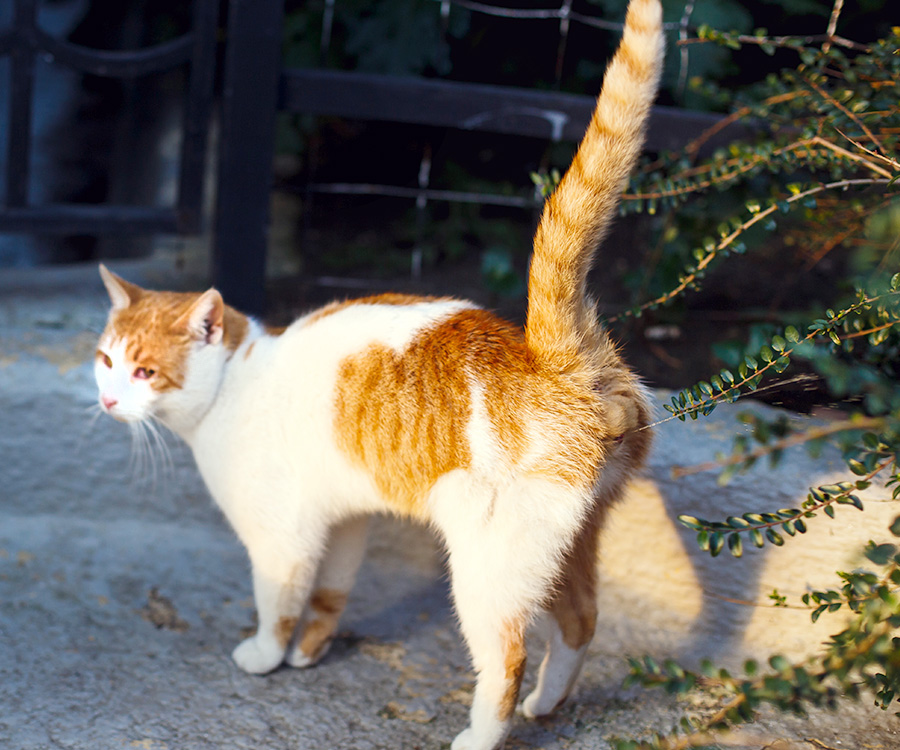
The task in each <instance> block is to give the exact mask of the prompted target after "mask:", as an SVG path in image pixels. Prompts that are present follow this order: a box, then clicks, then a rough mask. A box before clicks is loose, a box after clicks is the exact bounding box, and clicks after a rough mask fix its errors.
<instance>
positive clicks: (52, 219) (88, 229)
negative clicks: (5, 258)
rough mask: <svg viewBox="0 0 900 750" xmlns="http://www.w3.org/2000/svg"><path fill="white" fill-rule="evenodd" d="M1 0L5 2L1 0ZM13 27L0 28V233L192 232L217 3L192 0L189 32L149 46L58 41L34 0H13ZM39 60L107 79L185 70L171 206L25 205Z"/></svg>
mask: <svg viewBox="0 0 900 750" xmlns="http://www.w3.org/2000/svg"><path fill="white" fill-rule="evenodd" d="M6 1H7V2H8V1H9V0H6ZM12 5H13V20H12V25H11V26H10V27H9V28H7V29H5V30H0V57H3V56H6V57H8V58H9V60H10V65H9V80H8V81H0V92H3V94H2V95H4V96H8V97H9V98H8V105H9V107H8V111H9V123H8V124H9V127H8V135H7V140H6V143H5V144H0V148H5V149H6V174H5V186H6V191H5V194H4V195H3V196H2V201H0V232H28V233H48V234H59V235H65V234H96V235H104V234H113V233H124V234H152V233H156V232H160V233H185V234H188V233H196V232H198V231H200V227H201V207H202V200H203V178H204V169H205V163H206V150H207V140H208V134H209V119H210V112H211V109H212V103H213V84H214V77H215V65H216V28H217V22H218V9H219V1H218V0H195V1H194V10H193V19H192V24H191V29H190V31H189V32H188V33H186V34H184V35H183V36H181V37H179V38H177V39H174V40H172V41H169V42H166V43H162V44H159V45H156V46H153V47H148V48H145V49H139V50H129V51H105V50H94V49H88V48H86V47H83V46H79V45H76V44H72V43H69V42H67V41H64V40H61V39H57V38H55V37H53V36H51V35H50V34H48V33H47V32H45V31H44V30H43V29H41V28H40V26H39V25H38V22H37V17H38V2H37V0H12ZM38 57H41V58H43V59H44V60H49V61H50V62H51V63H52V64H55V65H61V66H65V67H68V68H70V69H72V70H75V71H78V72H81V73H87V74H91V75H95V76H100V77H108V78H120V79H127V78H136V77H138V76H144V75H148V74H153V73H159V72H162V71H166V70H170V69H173V68H175V67H178V66H180V65H185V64H186V65H188V66H189V68H190V71H189V76H188V86H187V90H186V92H185V102H184V122H183V127H182V133H183V135H182V141H181V153H180V164H179V180H178V191H177V197H176V199H175V202H174V204H173V205H171V206H165V207H152V206H126V205H113V204H103V205H89V204H49V205H32V203H31V202H30V200H29V192H30V186H31V181H32V163H31V154H32V134H33V103H34V93H35V92H34V79H35V65H36V61H37V59H38Z"/></svg>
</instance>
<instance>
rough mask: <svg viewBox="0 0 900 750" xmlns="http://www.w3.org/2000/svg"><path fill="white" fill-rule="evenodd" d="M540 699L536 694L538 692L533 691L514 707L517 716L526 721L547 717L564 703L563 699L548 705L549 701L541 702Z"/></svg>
mask: <svg viewBox="0 0 900 750" xmlns="http://www.w3.org/2000/svg"><path fill="white" fill-rule="evenodd" d="M541 698H542V696H540V695H539V694H538V691H537V690H535V691H534V692H533V693H531V695H529V696H528V697H527V698H526V699H525V700H523V701H522V702H521V703H520V704H519V705H518V706H516V713H517V714H519V716H524V717H525V718H526V719H537V718H538V717H539V716H547V715H548V714H552V713H553V712H554V711H555V710H556V709H557V708H559V707H560V706H561V705H562V704H563V703H564V702H565V698H563V699H561V700H559V701H557V702H555V703H550V701H548V700H547V699H546V698H544V699H543V700H541Z"/></svg>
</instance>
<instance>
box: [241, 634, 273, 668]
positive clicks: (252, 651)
mask: <svg viewBox="0 0 900 750" xmlns="http://www.w3.org/2000/svg"><path fill="white" fill-rule="evenodd" d="M231 658H232V659H234V663H235V664H237V665H238V666H239V667H240V668H241V669H243V670H244V671H245V672H249V673H250V674H266V673H267V672H271V671H272V670H273V669H275V668H276V667H277V666H279V665H280V664H281V662H282V661H283V660H284V649H282V648H281V647H280V646H278V644H276V643H274V642H269V643H266V642H261V641H260V638H259V636H258V635H254V636H253V637H251V638H248V639H247V640H246V641H244V642H243V643H241V644H240V645H239V646H238V647H237V648H236V649H235V650H234V651H232V652H231Z"/></svg>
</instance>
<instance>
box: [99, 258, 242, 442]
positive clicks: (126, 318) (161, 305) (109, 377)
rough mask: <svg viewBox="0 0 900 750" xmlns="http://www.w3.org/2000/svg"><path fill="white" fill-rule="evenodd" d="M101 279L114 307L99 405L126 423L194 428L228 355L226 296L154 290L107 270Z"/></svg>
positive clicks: (104, 337)
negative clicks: (157, 422)
mask: <svg viewBox="0 0 900 750" xmlns="http://www.w3.org/2000/svg"><path fill="white" fill-rule="evenodd" d="M100 276H101V277H102V278H103V283H104V284H105V285H106V289H107V291H108V292H109V298H110V301H111V302H112V309H111V310H110V312H109V319H108V320H107V323H106V328H105V330H104V331H103V333H102V334H101V336H100V341H99V342H98V344H97V353H96V356H95V360H94V375H95V377H96V380H97V387H98V389H99V401H100V407H101V408H102V409H103V411H105V412H106V413H108V414H110V415H111V416H113V417H115V418H116V419H118V420H119V421H121V422H139V421H142V420H145V419H148V418H151V417H155V418H158V419H160V420H161V421H163V422H164V423H166V424H168V425H169V426H170V427H173V428H174V429H178V428H179V427H186V426H190V421H191V419H192V418H194V417H197V416H198V415H202V414H203V413H205V412H206V410H207V409H208V408H209V405H210V404H211V403H212V400H213V399H214V398H215V394H216V391H217V389H218V386H219V382H220V379H221V373H222V367H223V364H224V362H225V359H226V356H227V352H226V347H225V345H224V343H223V334H224V316H225V310H226V308H225V305H224V303H223V301H222V296H221V295H220V294H219V292H217V291H216V290H215V289H210V290H208V291H206V292H203V293H202V294H195V293H179V292H154V291H149V290H147V289H142V288H141V287H139V286H137V285H135V284H131V283H129V282H127V281H125V280H124V279H122V278H120V277H119V276H117V275H116V274H114V273H112V272H111V271H110V270H109V269H107V268H106V267H105V266H103V265H101V266H100Z"/></svg>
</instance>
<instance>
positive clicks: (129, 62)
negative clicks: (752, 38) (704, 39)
mask: <svg viewBox="0 0 900 750" xmlns="http://www.w3.org/2000/svg"><path fill="white" fill-rule="evenodd" d="M336 1H339V0H325V5H324V12H323V22H322V28H321V38H320V44H321V47H322V49H323V50H325V49H327V48H328V45H330V44H331V29H332V22H333V16H334V11H335V7H336V6H335V2H336ZM219 2H220V0H194V3H193V20H192V25H191V29H190V31H189V32H188V33H186V34H185V35H183V36H181V37H179V38H177V39H174V40H172V41H169V42H166V43H164V44H159V45H156V46H153V47H149V48H145V49H139V50H131V51H100V50H92V49H87V48H84V47H80V46H77V45H74V44H71V43H69V42H66V41H63V40H60V39H57V38H54V37H52V36H51V35H49V34H47V33H46V32H44V31H43V30H42V29H41V28H40V26H39V24H38V22H37V15H38V14H37V10H38V0H13V8H14V13H13V22H12V25H11V26H10V27H8V28H6V29H2V30H0V57H3V56H6V57H8V58H9V60H10V65H9V72H10V75H9V82H8V85H7V83H6V82H2V81H0V91H3V90H4V89H6V90H7V91H8V96H9V103H10V107H9V111H10V123H9V129H8V138H7V142H6V144H0V148H2V147H3V146H4V145H5V148H6V174H5V178H6V192H5V195H3V196H2V201H0V232H34V233H55V234H60V235H62V234H95V235H104V234H112V233H129V234H155V233H180V234H193V233H198V232H199V231H201V229H202V216H201V210H202V205H203V178H204V172H205V160H206V152H207V146H208V133H209V125H210V118H211V113H212V104H213V99H214V86H215V80H216V76H217V71H216V64H217V56H216V55H217V34H218V33H219V32H220V29H219V20H218V15H219V13H218V11H219ZM423 2H434V3H436V4H438V5H439V12H440V14H441V17H442V18H444V19H447V18H449V14H451V13H452V12H454V7H459V8H464V9H466V10H467V11H469V12H473V13H483V14H491V15H495V16H500V17H505V18H508V19H510V22H511V23H512V22H513V21H514V20H515V21H516V22H521V21H524V20H528V19H543V20H546V19H548V18H549V19H555V20H557V21H558V36H557V38H556V39H555V40H551V43H552V44H555V45H556V62H555V66H556V68H555V71H554V76H555V81H556V83H557V84H558V83H559V80H560V75H561V70H562V64H563V60H564V58H565V55H566V49H567V44H568V39H569V32H570V29H571V28H572V25H573V24H583V25H585V26H588V27H592V28H596V29H603V30H609V29H611V30H614V31H615V30H618V29H620V28H621V24H618V23H611V22H610V21H608V20H606V19H603V18H599V17H591V16H588V15H585V14H583V13H578V12H575V11H573V5H572V0H561V3H560V5H559V6H558V7H556V8H553V9H544V10H521V9H514V8H508V7H499V6H492V5H487V4H484V3H481V2H476V1H475V0H423ZM692 11H693V0H688V2H686V4H685V6H684V12H683V14H682V16H681V20H680V21H679V22H678V23H676V24H673V25H672V28H675V29H677V30H678V33H679V34H680V35H681V36H686V34H687V31H688V27H689V24H690V19H691V13H692ZM283 16H284V0H228V4H227V25H226V27H225V29H224V31H225V35H224V40H225V44H224V58H223V61H222V65H223V69H222V71H221V80H222V91H221V108H220V113H219V116H220V123H221V136H220V139H219V151H218V154H217V157H216V192H217V198H216V203H215V211H214V216H213V226H212V235H213V269H212V270H213V279H214V282H215V283H216V284H217V285H218V286H219V287H220V288H221V290H222V292H223V293H224V294H225V296H226V298H227V299H229V300H230V301H232V302H233V304H235V305H236V306H238V307H241V308H243V309H246V310H248V311H252V312H260V311H261V310H262V309H263V307H264V280H265V257H266V245H267V227H268V219H269V216H268V212H269V196H270V190H271V186H272V159H273V153H274V145H275V144H274V133H275V119H276V114H277V113H278V112H279V111H283V112H289V113H305V114H312V115H328V116H338V117H347V118H353V119H361V120H375V121H388V122H402V123H412V124H418V125H428V126H438V127H444V128H458V129H463V130H474V131H485V132H495V133H510V134H517V135H526V136H533V137H538V138H543V139H547V140H568V141H577V140H578V139H579V138H580V137H581V135H582V134H583V132H584V128H585V126H586V124H587V122H588V121H589V118H590V114H591V112H592V109H593V105H594V99H593V97H590V96H579V95H573V94H566V93H562V92H560V91H553V90H551V91H536V90H530V89H523V88H511V87H505V86H492V85H485V84H473V83H462V82H455V81H448V80H435V79H427V80H426V79H424V78H417V77H397V76H392V75H376V74H370V73H362V72H359V71H338V70H328V69H323V68H315V69H282V67H281V44H282V24H283ZM683 54H686V53H683ZM38 56H40V57H43V58H45V59H49V60H51V61H52V63H53V64H57V65H63V66H68V67H69V68H72V69H74V70H77V71H80V72H83V73H89V74H92V75H97V76H105V77H112V78H121V79H127V78H135V77H138V76H144V75H150V74H153V73H158V72H160V71H164V70H168V69H171V68H173V67H177V66H181V65H187V66H189V75H188V79H187V80H188V83H187V88H186V91H185V92H184V118H183V124H182V131H183V136H182V141H181V153H180V160H179V169H180V177H179V187H178V190H177V197H176V199H175V201H174V204H173V205H170V206H164V207H155V206H125V205H112V204H102V205H86V204H69V205H55V204H54V205H32V204H31V203H30V202H29V184H30V180H31V164H30V160H31V154H32V150H33V149H32V142H31V140H32V101H33V94H34V92H33V86H34V70H35V61H36V59H37V58H38ZM680 62H681V66H682V68H681V69H682V76H681V77H682V78H683V77H684V74H685V71H686V62H687V61H686V59H685V58H684V57H682V59H681V61H680ZM716 121H717V118H715V117H714V116H710V115H702V114H697V113H690V112H685V111H682V110H677V109H667V108H663V107H658V108H656V110H655V111H654V114H653V118H652V121H651V124H650V131H649V137H648V142H649V147H650V148H651V149H654V150H663V149H676V148H678V147H680V146H682V145H683V144H685V143H686V142H688V141H689V140H691V139H692V138H693V137H695V136H696V135H697V134H698V133H699V132H701V131H702V130H704V129H706V128H708V127H710V126H712V125H713V124H714V123H715V122H716ZM422 158H423V167H426V166H428V165H427V164H425V163H424V160H426V159H428V158H429V157H428V154H427V153H425V154H423V157H422ZM419 175H420V178H419V180H418V184H417V186H416V187H409V186H398V185H374V186H373V185H348V184H339V185H335V184H330V185H321V184H315V185H311V186H310V189H312V190H314V191H319V192H346V193H353V192H357V193H358V192H368V193H372V192H376V193H380V194H384V195H394V196H401V197H408V198H409V199H410V200H413V201H417V203H418V204H420V205H421V204H423V203H424V201H427V200H451V201H452V200H471V199H472V198H471V196H468V197H467V195H466V194H462V193H454V192H452V191H435V190H432V189H431V188H430V187H429V180H428V169H425V168H423V169H420V170H419ZM423 176H424V179H423ZM478 200H479V201H481V202H491V201H493V202H498V203H503V204H504V205H522V206H531V205H533V200H530V199H528V198H516V197H508V196H478Z"/></svg>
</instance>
